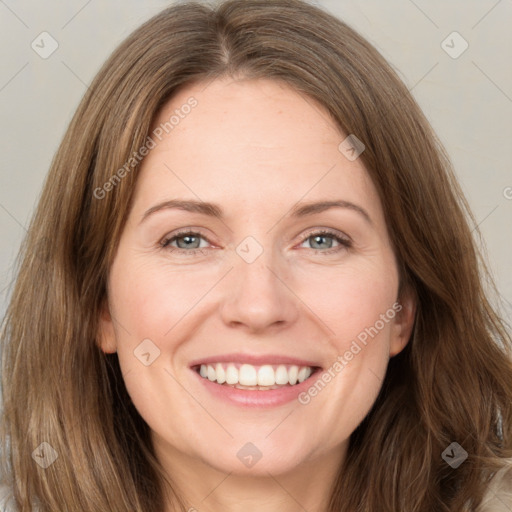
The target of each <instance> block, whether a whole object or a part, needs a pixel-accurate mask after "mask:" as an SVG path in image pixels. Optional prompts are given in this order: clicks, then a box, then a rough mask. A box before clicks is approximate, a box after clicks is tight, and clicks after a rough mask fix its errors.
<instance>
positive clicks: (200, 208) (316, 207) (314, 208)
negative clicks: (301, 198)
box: [140, 199, 373, 225]
mask: <svg viewBox="0 0 512 512" xmlns="http://www.w3.org/2000/svg"><path fill="white" fill-rule="evenodd" d="M331 208H345V209H348V210H352V211H355V212H357V213H359V214H360V215H361V216H362V217H363V218H364V219H365V221H366V222H368V223H369V224H371V225H373V222H372V219H371V217H370V215H369V214H368V212H367V211H366V210H365V209H364V208H362V207H361V206H358V205H357V204H355V203H351V202H350V201H344V200H341V199H340V200H336V201H313V202H308V203H297V204H296V205H295V206H294V207H293V208H292V209H291V210H290V212H289V213H288V214H287V215H286V216H288V217H307V216H309V215H315V214H317V213H322V212H324V211H326V210H330V209H331ZM170 209H177V210H183V211H187V212H192V213H199V214H202V215H207V216H209V217H215V218H217V219H220V220H222V219H223V218H224V214H223V212H222V208H221V207H220V206H218V205H216V204H214V203H208V202H205V201H196V200H193V199H189V200H181V199H171V200H169V201H163V202H162V203H158V204H156V205H155V206H152V207H151V208H150V209H149V210H147V211H146V212H145V213H144V215H143V216H142V219H141V221H140V223H142V222H144V221H145V220H146V219H147V218H148V217H149V216H150V215H152V214H154V213H156V212H158V211H161V210H170Z"/></svg>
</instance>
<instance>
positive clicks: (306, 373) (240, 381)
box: [192, 361, 321, 391]
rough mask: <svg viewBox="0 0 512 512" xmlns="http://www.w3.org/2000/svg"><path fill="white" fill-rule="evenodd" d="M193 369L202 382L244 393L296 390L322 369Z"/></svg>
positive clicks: (229, 365)
mask: <svg viewBox="0 0 512 512" xmlns="http://www.w3.org/2000/svg"><path fill="white" fill-rule="evenodd" d="M192 369H193V370H194V371H195V372H196V373H197V374H198V375H199V376H200V377H201V378H203V379H205V380H208V381H210V382H212V383H215V384H218V385H220V386H225V387H231V388H235V389H240V390H245V391H271V390H275V389H282V388H294V387H296V386H298V385H300V384H302V383H303V382H304V381H306V380H308V379H309V378H310V377H311V376H312V375H314V374H315V373H317V372H319V371H320V370H321V368H320V367H319V366H309V365H296V364H262V365H253V364H249V363H240V362H235V361H232V362H210V363H203V364H197V365H194V366H192Z"/></svg>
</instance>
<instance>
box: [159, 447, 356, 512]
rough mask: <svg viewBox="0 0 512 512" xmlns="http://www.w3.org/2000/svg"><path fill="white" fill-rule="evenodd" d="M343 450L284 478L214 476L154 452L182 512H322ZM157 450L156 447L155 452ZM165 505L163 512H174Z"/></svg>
mask: <svg viewBox="0 0 512 512" xmlns="http://www.w3.org/2000/svg"><path fill="white" fill-rule="evenodd" d="M346 447H347V444H344V445H343V446H340V447H339V448H338V449H336V450H332V451H331V452H330V453H328V454H324V455H321V456H319V457H317V458H314V459H311V460H308V461H305V462H304V463H302V464H300V465H298V466H296V467H294V468H293V469H291V470H290V471H288V472H286V473H279V474H272V473H271V472H270V471H265V472H262V471H260V473H259V474H254V475H251V474H237V473H235V472H234V471H233V472H223V471H220V470H218V469H216V468H214V467H212V466H210V465H208V464H206V463H205V462H203V461H202V460H199V459H197V458H192V457H189V456H187V455H186V454H183V453H181V452H178V451H175V450H174V449H172V448H169V447H166V450H165V451H163V450H162V449H158V447H157V446H155V449H156V452H157V456H158V458H159V460H160V463H161V464H162V465H163V467H164V470H165V471H166V473H167V474H168V475H170V476H171V480H172V483H173V491H174V492H176V493H177V494H178V495H179V496H180V497H181V498H182V500H183V503H184V505H185V510H187V511H188V512H221V511H222V512H260V511H261V510H265V512H297V511H298V510H307V511H308V512H328V503H329V498H330V494H331V490H332V486H333V484H334V482H335V479H336V477H337V473H338V469H339V467H340V465H341V463H342V461H343V459H344V456H345V453H346ZM160 448H162V447H160ZM180 510H181V509H179V508H178V506H177V504H175V503H174V501H173V500H169V502H168V504H167V507H166V509H165V512H179V511H180Z"/></svg>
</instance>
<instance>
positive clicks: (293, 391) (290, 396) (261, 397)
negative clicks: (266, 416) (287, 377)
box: [192, 370, 320, 407]
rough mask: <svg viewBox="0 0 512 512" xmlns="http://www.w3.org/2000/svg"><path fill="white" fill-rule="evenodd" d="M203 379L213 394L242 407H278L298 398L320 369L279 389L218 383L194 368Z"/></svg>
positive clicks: (198, 376)
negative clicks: (297, 381)
mask: <svg viewBox="0 0 512 512" xmlns="http://www.w3.org/2000/svg"><path fill="white" fill-rule="evenodd" d="M192 371H193V372H194V374H195V375H196V377H197V378H198V379H199V380H201V382H202V383H203V386H204V387H205V389H206V390H207V391H208V392H210V393H211V394H212V395H214V396H216V397H218V398H220V399H221V400H225V401H227V402H230V403H231V404H235V405H237V406H240V407H276V406H279V405H283V404H286V403H288V402H292V401H293V400H297V397H298V396H299V394H300V393H302V392H304V391H306V389H308V388H309V387H310V386H311V383H312V382H313V380H312V378H313V377H315V376H316V375H317V373H318V372H319V371H320V370H316V371H314V372H313V373H312V374H311V375H310V376H309V377H308V378H307V379H306V380H305V381H303V382H301V383H300V384H296V385H295V386H283V387H282V388H278V389H267V390H263V391H261V390H245V389H238V388H233V387H231V386H225V385H222V384H217V383H216V382H212V381H211V380H209V379H205V378H204V377H201V375H199V373H197V371H195V370H192Z"/></svg>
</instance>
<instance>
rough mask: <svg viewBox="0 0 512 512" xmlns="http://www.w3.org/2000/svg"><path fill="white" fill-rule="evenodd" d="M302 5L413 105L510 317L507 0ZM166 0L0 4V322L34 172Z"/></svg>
mask: <svg viewBox="0 0 512 512" xmlns="http://www.w3.org/2000/svg"><path fill="white" fill-rule="evenodd" d="M312 3H316V4H318V5H320V6H323V7H325V8H326V9H327V10H329V11H330V12H331V13H333V14H335V15H337V16H339V17H340V18H342V19H343V20H345V21H346V22H347V23H348V24H349V25H351V26H353V27H354V28H355V29H356V30H358V31H359V32H360V33H362V35H364V36H365V37H366V38H368V39H369V40H370V41H371V42H372V43H373V44H374V45H375V46H376V47H377V48H378V49H379V50H380V52H381V53H382V54H383V55H384V57H386V58H387V59H388V61H389V62H390V63H391V64H392V65H393V66H394V67H395V69H397V70H398V72H399V74H400V76H401V77H402V78H403V80H404V81H405V83H406V84H407V86H408V87H409V89H410V90H411V91H412V93H413V95H414V96H415V97H416V99H417V100H418V102H419V104H420V105H421V107H422V108H423V110H424V112H425V113H426V115H427V117H428V119H429V120H430V122H431V124H432V125H433V127H434V129H435V130H436V132H437V133H438V135H439V137H440V138H441V140H442V142H443V144H444V145H445V146H446V148H447V150H448V152H449V154H450V157H451V159H452V162H453V163H454V166H455V169H456V172H457V175H458V177H459V179H460V182H461V184H462V187H463V189H464V191H465V193H466V195H467V197H468V199H469V202H470V205H471V207H472V209H473V212H474V214H475V217H476V219H477V222H478V225H479V227H480V229H481V232H482V234H483V237H484V240H485V244H486V245H487V252H488V261H489V264H490V267H491V270H492V272H493V274H494V276H495V279H496V281H497V284H498V288H499V291H500V293H501V295H502V298H503V299H504V301H503V310H502V314H503V315H504V316H505V317H507V318H508V320H509V321H510V319H511V317H512V276H511V272H510V270H511V258H510V249H511V245H512V244H511V235H512V229H511V224H512V222H511V221H512V173H511V162H512V120H511V116H512V31H511V30H510V27H512V0H500V1H496V0H470V1H468V0H448V1H447V0H414V1H413V0H386V1H385V2H384V1H383V0H357V1H354V0H319V1H316V2H312ZM168 5H170V2H169V1H157V0H151V1H144V2H143V1H140V0H139V1H136V0H124V1H123V2H121V1H120V0H107V1H101V0H89V1H87V0H66V1H64V0H52V1H39V2H38V1H36V0H20V1H14V0H0V26H1V30H0V56H1V62H2V66H1V72H0V119H1V120H2V122H1V126H2V136H1V138H0V154H1V166H0V169H1V171H0V318H1V317H3V315H4V313H5V307H6V303H7V300H8V296H9V294H10V290H11V286H12V279H13V264H14V260H15V257H16V254H17V251H18V248H19V244H20V242H21V240H22V238H23V236H24V235H25V232H26V231H25V228H26V226H27V225H28V221H29V219H30V216H31V213H32V211H33V209H34V207H35V204H36V201H37V199H38V197H39V194H40V191H41V187H42V183H43V179H44V177H45V175H46V173H47V171H48V167H49V165H50V162H51V159H52V157H53V154H54V153H55V151H56V149H57V146H58V144H59V143H60V140H61V138H62V136H63V134H64V131H65V129H66V127H67V125H68V123H69V121H70V119H71V116H72V114H73V112H74V110H75V108H76V107H77V105H78V102H79V100H80V99H81V97H82V95H83V94H84V92H85V91H86V88H87V85H88V84H89V83H90V82H91V80H92V78H93V76H94V75H95V73H96V72H97V71H98V69H99V67H100V66H101V64H102V63H103V61H104V60H105V59H106V57H107V56H108V55H109V54H110V52H111V51H112V50H113V49H114V48H115V47H116V46H117V45H118V44H119V43H120V42H121V41H122V40H123V39H124V38H125V37H126V36H127V35H128V34H129V33H130V32H131V31H132V30H133V29H134V28H136V27H137V26H139V25H140V24H141V23H142V22H143V21H145V20H146V19H148V18H149V17H150V16H152V15H153V14H156V13H157V12H158V11H160V10H161V9H163V8H165V7H166V6H168ZM45 31H46V32H48V33H49V34H50V35H51V37H52V38H54V39H55V40H56V41H57V42H58V48H57V50H56V51H55V52H54V53H53V54H52V55H50V56H49V57H48V58H46V59H43V58H41V56H40V55H39V54H38V53H36V51H34V50H33V49H32V47H31V44H32V42H33V41H35V43H36V44H37V43H38V42H39V43H38V44H39V45H40V46H42V45H43V44H44V45H45V48H46V49H48V48H49V40H48V39H46V43H41V36H40V34H41V33H42V32H45ZM454 31H456V32H458V33H459V34H460V35H461V36H462V38H464V40H465V41H467V43H468V44H469V47H468V48H467V50H466V51H464V53H462V54H461V55H460V56H458V57H457V58H452V56H450V55H448V53H447V52H446V51H445V49H448V50H449V51H450V52H451V53H452V54H455V53H459V52H460V50H461V49H462V48H463V45H464V42H463V40H462V39H460V37H459V36H457V35H455V36H453V35H452V36H450V34H452V33H453V32H454ZM45 37H47V36H45ZM443 41H445V43H444V44H443ZM443 46H444V48H445V49H443ZM450 47H451V48H450ZM41 51H42V50H41ZM27 321H30V320H29V319H27Z"/></svg>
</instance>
